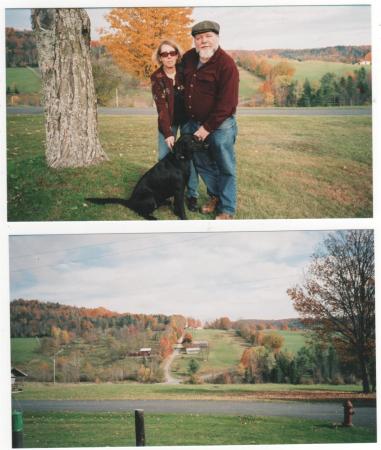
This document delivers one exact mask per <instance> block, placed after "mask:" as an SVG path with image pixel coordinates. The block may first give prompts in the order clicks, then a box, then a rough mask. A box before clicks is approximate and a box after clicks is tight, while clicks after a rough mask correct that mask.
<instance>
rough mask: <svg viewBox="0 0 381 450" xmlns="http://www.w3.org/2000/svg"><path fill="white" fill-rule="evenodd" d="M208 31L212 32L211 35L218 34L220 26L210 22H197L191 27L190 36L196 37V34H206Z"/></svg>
mask: <svg viewBox="0 0 381 450" xmlns="http://www.w3.org/2000/svg"><path fill="white" fill-rule="evenodd" d="M208 31H213V33H216V34H219V33H220V26H219V25H218V23H217V22H213V21H212V20H204V21H203V22H198V23H196V25H194V26H193V27H192V36H196V34H200V33H207V32H208Z"/></svg>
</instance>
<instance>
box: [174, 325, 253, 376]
mask: <svg viewBox="0 0 381 450" xmlns="http://www.w3.org/2000/svg"><path fill="white" fill-rule="evenodd" d="M191 334H192V336H193V340H199V341H208V342H209V354H208V356H207V353H206V352H200V353H199V354H196V355H183V354H182V355H180V356H178V357H177V358H176V359H175V361H174V363H173V365H172V370H173V375H175V376H176V375H177V376H179V375H180V376H181V377H183V376H186V375H187V374H188V365H189V361H190V360H191V359H195V360H197V361H198V362H199V364H200V369H199V371H198V372H197V373H198V374H199V375H204V374H212V373H214V372H216V373H218V372H222V371H224V370H227V369H230V368H235V367H236V366H237V365H238V363H239V360H240V359H241V356H242V353H243V351H244V348H245V343H244V341H243V340H242V339H240V338H238V337H237V336H235V333H234V332H233V331H230V332H228V331H221V330H195V331H192V332H191Z"/></svg>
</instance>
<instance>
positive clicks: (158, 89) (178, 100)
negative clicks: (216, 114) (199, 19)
mask: <svg viewBox="0 0 381 450" xmlns="http://www.w3.org/2000/svg"><path fill="white" fill-rule="evenodd" d="M154 59H155V61H156V63H157V64H158V65H159V68H158V69H157V70H155V72H153V74H152V75H151V86H152V95H153V99H154V101H155V104H156V109H157V112H158V127H159V160H160V159H163V158H164V156H165V155H166V154H167V153H168V152H169V151H170V150H172V148H173V146H174V144H175V140H176V136H177V133H178V131H179V129H181V127H182V125H184V124H185V122H186V121H187V117H186V113H185V106H184V82H183V73H182V70H181V66H180V64H179V63H180V60H181V51H180V48H179V47H178V45H177V44H175V43H174V42H172V41H169V40H165V41H162V42H161V44H160V45H159V46H158V48H157V49H156V51H155V53H154ZM197 178H198V177H197V174H196V171H195V168H194V166H193V163H192V164H191V175H190V178H189V182H188V190H187V199H186V200H187V206H188V209H189V210H191V211H196V210H197V197H198V194H197V185H198V179H197Z"/></svg>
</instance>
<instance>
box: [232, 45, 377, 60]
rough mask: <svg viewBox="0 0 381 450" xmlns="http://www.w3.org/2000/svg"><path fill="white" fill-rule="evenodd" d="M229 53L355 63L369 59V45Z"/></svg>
mask: <svg viewBox="0 0 381 450" xmlns="http://www.w3.org/2000/svg"><path fill="white" fill-rule="evenodd" d="M229 53H231V54H233V55H236V56H238V55H239V54H242V55H243V54H245V55H249V54H253V55H255V56H261V57H267V58H287V59H294V60H297V61H306V60H320V61H333V62H343V63H349V64H355V63H359V62H360V61H363V60H370V57H371V46H370V45H336V46H333V47H321V48H306V49H267V50H231V51H230V52H229Z"/></svg>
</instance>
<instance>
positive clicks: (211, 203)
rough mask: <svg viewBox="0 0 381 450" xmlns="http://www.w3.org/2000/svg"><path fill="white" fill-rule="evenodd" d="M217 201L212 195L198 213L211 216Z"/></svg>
mask: <svg viewBox="0 0 381 450" xmlns="http://www.w3.org/2000/svg"><path fill="white" fill-rule="evenodd" d="M219 201H220V199H219V198H218V197H216V196H214V195H213V196H212V197H210V200H209V201H208V202H207V203H205V205H203V206H202V207H201V208H200V212H201V213H202V214H211V213H212V212H214V211H215V210H216V208H217V205H218V202H219Z"/></svg>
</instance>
